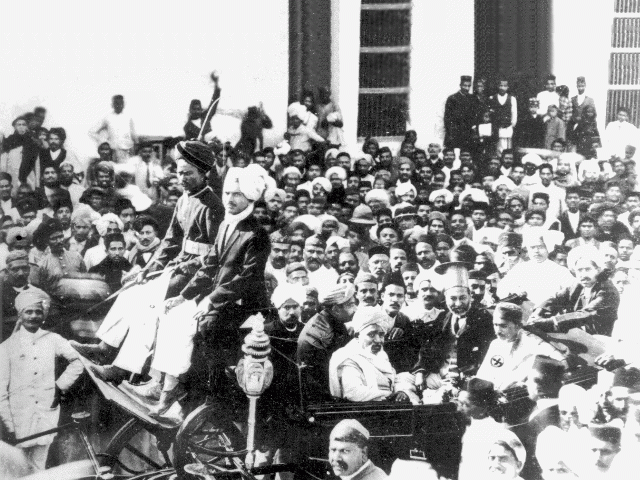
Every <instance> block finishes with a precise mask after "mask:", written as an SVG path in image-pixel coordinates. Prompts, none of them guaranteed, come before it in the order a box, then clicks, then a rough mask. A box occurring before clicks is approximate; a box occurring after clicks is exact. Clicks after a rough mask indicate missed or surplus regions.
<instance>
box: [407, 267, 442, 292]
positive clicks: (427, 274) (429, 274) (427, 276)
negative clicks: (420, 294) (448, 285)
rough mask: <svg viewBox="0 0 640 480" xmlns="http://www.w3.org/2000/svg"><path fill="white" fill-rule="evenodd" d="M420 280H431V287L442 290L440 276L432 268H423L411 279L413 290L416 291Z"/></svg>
mask: <svg viewBox="0 0 640 480" xmlns="http://www.w3.org/2000/svg"><path fill="white" fill-rule="evenodd" d="M422 282H431V288H434V289H435V290H437V291H439V292H442V290H443V285H442V276H441V275H438V274H437V273H436V272H434V271H433V270H423V271H422V272H420V273H419V274H418V276H417V277H416V279H415V280H414V281H413V291H414V292H417V291H418V289H419V288H420V284H421V283H422Z"/></svg>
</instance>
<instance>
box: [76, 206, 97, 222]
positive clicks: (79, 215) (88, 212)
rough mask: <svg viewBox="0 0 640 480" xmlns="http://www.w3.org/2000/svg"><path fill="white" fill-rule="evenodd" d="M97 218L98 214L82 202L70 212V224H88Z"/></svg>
mask: <svg viewBox="0 0 640 480" xmlns="http://www.w3.org/2000/svg"><path fill="white" fill-rule="evenodd" d="M99 219H100V214H99V213H98V212H96V211H95V210H94V209H93V208H91V207H90V206H89V205H86V204H84V203H80V204H78V206H77V207H76V208H74V209H73V214H71V224H73V225H76V224H84V225H87V226H89V225H91V224H92V223H93V222H95V221H96V220H99Z"/></svg>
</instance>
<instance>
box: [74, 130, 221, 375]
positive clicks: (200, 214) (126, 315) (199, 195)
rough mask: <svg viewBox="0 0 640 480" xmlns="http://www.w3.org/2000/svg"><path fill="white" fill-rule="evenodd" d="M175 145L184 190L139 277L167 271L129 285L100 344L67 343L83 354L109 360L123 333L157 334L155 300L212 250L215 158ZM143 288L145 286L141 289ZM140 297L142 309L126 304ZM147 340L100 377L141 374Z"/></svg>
mask: <svg viewBox="0 0 640 480" xmlns="http://www.w3.org/2000/svg"><path fill="white" fill-rule="evenodd" d="M176 150H177V153H178V158H177V160H176V162H177V169H178V179H179V181H180V183H181V184H182V186H183V187H184V190H185V191H184V194H183V195H182V197H180V199H179V200H178V203H177V205H176V208H175V211H174V214H173V218H172V220H171V224H170V226H169V229H168V231H167V234H166V236H165V238H164V242H163V247H162V250H161V252H160V253H159V254H158V257H157V258H156V259H155V260H154V261H152V262H149V263H148V264H147V267H145V268H144V269H143V270H142V272H141V273H140V274H139V276H138V280H139V281H143V280H144V279H145V278H146V275H147V274H148V273H151V272H154V271H159V270H164V269H167V270H166V271H165V272H164V273H163V274H162V275H161V277H160V278H157V279H155V280H154V281H153V282H149V284H148V285H142V286H136V287H133V288H130V289H129V290H127V291H126V292H124V293H123V294H121V295H120V296H119V297H118V299H117V300H116V302H115V303H114V305H113V307H112V308H111V310H110V311H109V313H108V314H107V316H106V318H105V320H104V322H103V323H102V325H101V327H100V329H99V330H98V333H97V336H98V338H100V340H101V342H100V343H99V344H97V345H88V344H80V343H78V342H75V341H73V342H71V345H72V346H73V347H74V348H75V349H77V350H78V351H79V352H80V353H81V354H82V355H83V356H85V357H88V358H90V359H92V360H95V361H98V362H99V363H109V360H111V359H113V357H114V356H115V353H116V352H117V349H118V348H119V347H121V345H122V344H123V342H124V340H125V337H127V338H129V339H130V340H131V341H133V342H134V344H137V339H139V338H149V337H151V338H153V337H154V336H155V332H156V327H157V318H158V310H157V309H155V307H156V305H159V304H161V303H162V302H163V301H164V300H165V298H171V297H174V296H176V295H177V294H178V293H180V291H181V290H182V289H183V288H184V287H185V285H186V284H187V283H188V282H189V280H190V279H191V277H192V276H193V275H194V274H195V272H196V271H197V270H198V268H200V266H201V262H202V260H201V259H202V258H203V256H205V255H207V254H208V253H209V252H210V250H211V249H212V244H213V240H214V238H215V236H216V233H217V231H218V225H219V224H220V222H221V220H222V216H223V206H222V202H221V201H220V199H219V198H218V197H217V196H216V195H215V194H214V193H213V190H211V187H209V186H208V185H207V172H209V170H210V169H211V167H212V165H213V162H214V157H213V153H212V152H211V150H210V149H209V148H208V147H207V146H206V145H205V144H203V143H200V142H196V141H184V142H180V143H179V144H178V145H177V146H176ZM116 218H117V217H116ZM118 220H119V219H118ZM142 287H144V290H140V288H142ZM143 294H144V296H142V295H143ZM139 298H145V299H146V300H147V299H148V300H149V302H148V303H146V302H144V303H145V305H144V308H142V305H140V309H135V313H134V312H133V311H132V310H131V308H130V307H131V305H132V303H133V304H136V301H137V300H138V299H139ZM141 319H144V321H141ZM133 320H136V321H133ZM134 339H136V340H135V341H134ZM145 345H146V347H144V348H135V349H134V350H133V351H131V350H128V349H125V351H124V352H123V351H122V349H121V351H120V354H119V359H117V360H116V362H115V363H114V366H116V367H117V368H118V369H120V370H117V369H110V371H105V370H101V369H99V371H100V372H101V373H100V374H101V375H103V377H104V378H108V379H117V378H123V377H124V376H125V375H123V371H122V369H125V370H129V371H131V372H134V373H141V370H142V367H143V366H144V364H145V362H146V360H147V358H148V357H149V354H150V351H151V348H152V345H153V341H151V342H149V343H148V344H145Z"/></svg>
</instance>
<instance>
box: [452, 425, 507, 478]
mask: <svg viewBox="0 0 640 480" xmlns="http://www.w3.org/2000/svg"><path fill="white" fill-rule="evenodd" d="M505 428H506V426H505V424H503V423H498V422H496V421H495V420H494V419H493V418H492V417H487V418H482V419H476V418H473V419H471V425H469V426H468V427H467V429H466V430H465V432H464V435H463V436H462V451H461V455H460V467H459V471H458V480H476V479H478V478H482V476H479V475H478V472H484V471H486V470H487V454H488V452H489V448H490V446H491V445H492V443H493V442H494V441H496V440H499V439H501V438H503V436H504V430H505Z"/></svg>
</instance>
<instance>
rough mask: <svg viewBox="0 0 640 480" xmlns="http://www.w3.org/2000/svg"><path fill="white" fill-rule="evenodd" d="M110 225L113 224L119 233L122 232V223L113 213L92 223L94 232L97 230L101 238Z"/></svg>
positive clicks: (106, 214)
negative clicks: (116, 226)
mask: <svg viewBox="0 0 640 480" xmlns="http://www.w3.org/2000/svg"><path fill="white" fill-rule="evenodd" d="M110 223H115V224H116V225H118V228H119V229H120V231H123V230H124V223H122V220H120V217H118V216H117V215H116V214H115V213H105V214H104V215H102V216H101V217H100V218H99V219H98V220H96V221H95V222H93V224H94V225H95V227H96V230H98V234H99V235H100V236H101V237H104V236H105V235H106V234H107V229H108V228H109V224H110Z"/></svg>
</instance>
